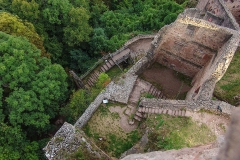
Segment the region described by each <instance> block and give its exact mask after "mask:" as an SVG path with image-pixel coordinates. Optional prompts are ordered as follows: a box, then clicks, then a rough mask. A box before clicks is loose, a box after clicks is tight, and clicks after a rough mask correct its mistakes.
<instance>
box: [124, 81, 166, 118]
mask: <svg viewBox="0 0 240 160" xmlns="http://www.w3.org/2000/svg"><path fill="white" fill-rule="evenodd" d="M142 93H149V94H151V95H153V96H154V97H155V98H156V99H166V97H165V96H164V95H163V92H161V91H160V90H159V89H157V88H156V87H155V86H153V85H152V84H151V83H149V82H147V81H144V80H142V79H140V78H138V79H137V80H136V82H135V85H134V87H133V90H132V93H131V95H130V97H129V100H128V104H129V105H128V108H127V112H126V113H127V115H129V116H130V115H131V114H135V115H134V119H136V120H137V121H141V119H142V118H146V116H147V113H148V110H147V109H146V110H141V111H140V110H139V109H140V107H139V108H138V110H136V106H137V104H138V101H139V99H140V98H141V94H142ZM144 108H145V107H144ZM141 109H142V108H141Z"/></svg>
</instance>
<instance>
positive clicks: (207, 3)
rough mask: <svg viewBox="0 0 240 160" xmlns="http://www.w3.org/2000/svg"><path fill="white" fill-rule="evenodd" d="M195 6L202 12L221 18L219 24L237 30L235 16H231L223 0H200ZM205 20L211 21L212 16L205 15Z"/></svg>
mask: <svg viewBox="0 0 240 160" xmlns="http://www.w3.org/2000/svg"><path fill="white" fill-rule="evenodd" d="M196 8H198V9H200V10H202V11H204V12H207V11H208V12H210V13H212V14H214V15H215V16H216V17H219V18H221V19H222V22H221V26H223V27H228V28H231V29H234V30H236V29H237V30H238V29H239V26H238V24H237V22H236V20H235V18H234V17H233V16H232V14H231V12H230V11H229V10H228V8H227V7H226V5H225V3H224V2H223V0H201V1H199V3H198V5H197V6H196ZM205 18H206V19H205V20H208V21H213V19H212V18H210V19H209V18H208V17H205Z"/></svg>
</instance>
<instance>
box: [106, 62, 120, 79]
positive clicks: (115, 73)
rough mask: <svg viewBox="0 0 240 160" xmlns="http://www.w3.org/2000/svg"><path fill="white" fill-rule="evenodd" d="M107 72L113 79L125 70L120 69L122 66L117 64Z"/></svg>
mask: <svg viewBox="0 0 240 160" xmlns="http://www.w3.org/2000/svg"><path fill="white" fill-rule="evenodd" d="M106 73H107V75H108V76H109V77H110V78H111V79H113V78H114V77H117V76H119V75H121V74H122V73H123V72H122V71H121V70H120V68H118V66H116V65H115V66H114V67H112V68H111V69H110V70H108V71H107V72H106Z"/></svg>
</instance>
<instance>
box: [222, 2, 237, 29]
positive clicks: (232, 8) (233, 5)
mask: <svg viewBox="0 0 240 160" xmlns="http://www.w3.org/2000/svg"><path fill="white" fill-rule="evenodd" d="M224 2H225V3H226V4H227V7H228V8H229V10H230V11H231V13H232V15H233V16H234V18H235V19H236V21H237V23H238V24H239V25H240V1H239V0H224Z"/></svg>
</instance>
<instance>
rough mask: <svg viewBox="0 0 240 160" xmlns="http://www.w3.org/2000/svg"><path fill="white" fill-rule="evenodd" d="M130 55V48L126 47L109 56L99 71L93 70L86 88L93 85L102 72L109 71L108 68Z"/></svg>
mask: <svg viewBox="0 0 240 160" xmlns="http://www.w3.org/2000/svg"><path fill="white" fill-rule="evenodd" d="M129 56H130V50H129V49H125V50H123V51H122V52H120V53H119V54H116V55H114V56H113V57H108V59H107V60H105V61H104V64H103V65H102V66H100V68H99V69H98V70H97V71H93V72H92V73H91V74H90V75H89V77H88V79H87V80H86V85H85V87H86V88H88V89H89V88H90V87H92V86H93V85H94V84H95V83H96V82H97V80H98V76H99V75H100V74H101V73H102V72H107V71H108V70H110V69H111V68H112V67H113V66H114V65H116V64H120V63H121V62H122V61H124V60H126V59H127V58H129Z"/></svg>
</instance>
